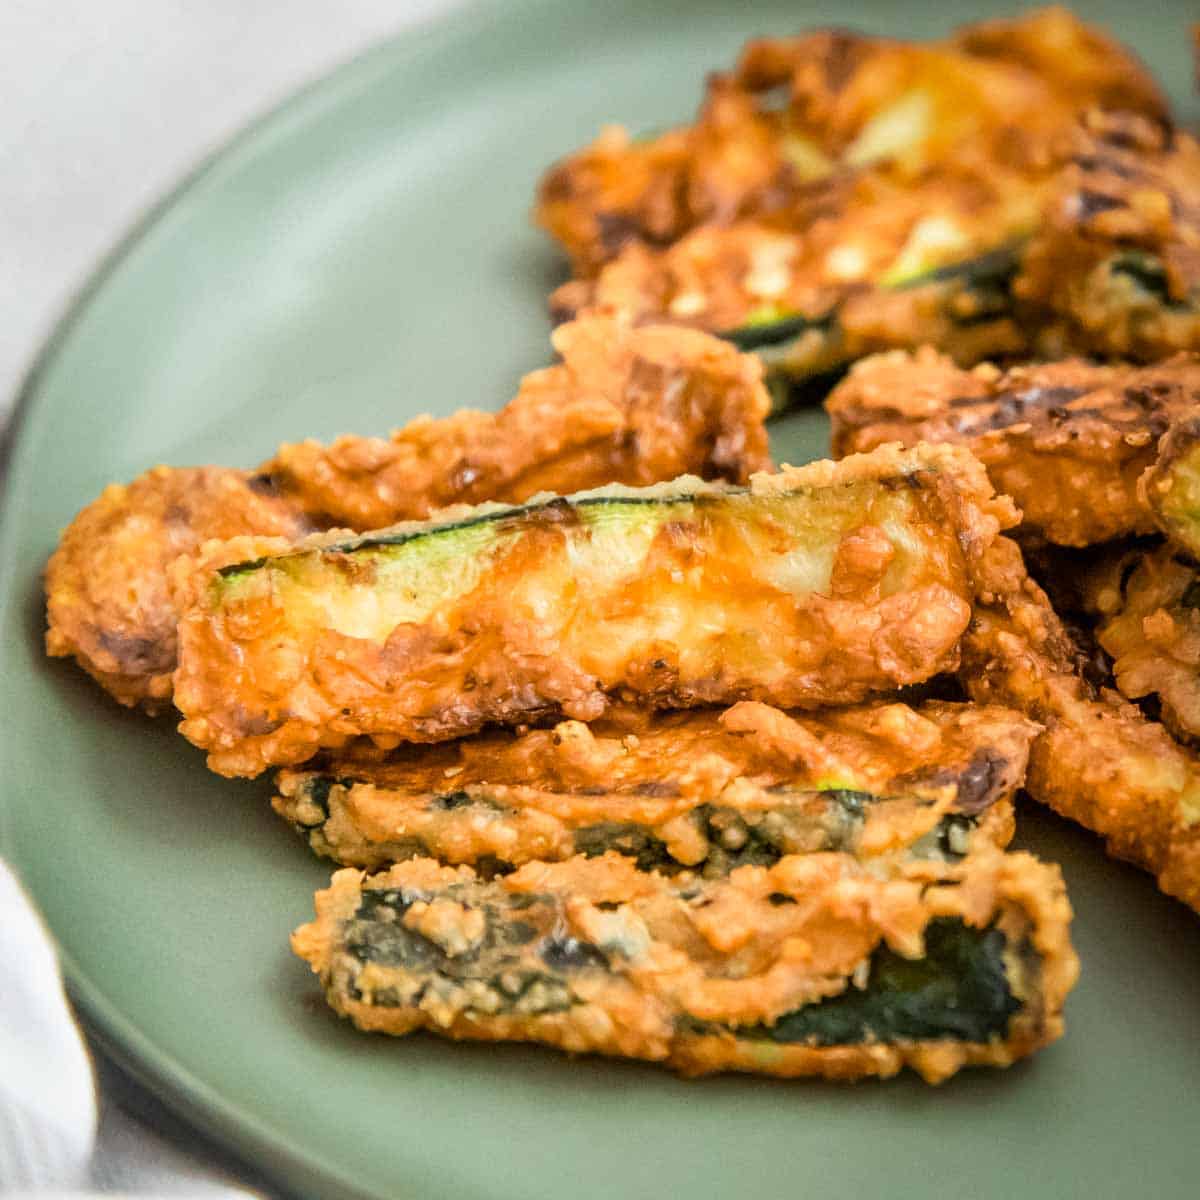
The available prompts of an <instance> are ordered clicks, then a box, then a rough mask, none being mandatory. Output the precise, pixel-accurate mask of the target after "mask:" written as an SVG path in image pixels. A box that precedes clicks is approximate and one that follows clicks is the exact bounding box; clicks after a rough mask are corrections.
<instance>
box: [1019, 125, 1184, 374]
mask: <svg viewBox="0 0 1200 1200" xmlns="http://www.w3.org/2000/svg"><path fill="white" fill-rule="evenodd" d="M1198 195H1200V144H1198V143H1197V142H1196V140H1195V139H1194V138H1192V137H1191V136H1189V135H1188V134H1186V133H1184V132H1182V131H1179V130H1172V129H1170V127H1169V126H1166V125H1164V124H1163V123H1162V122H1161V121H1158V120H1152V119H1147V118H1146V117H1144V116H1137V115H1134V114H1131V113H1106V112H1092V113H1089V114H1088V115H1087V118H1086V120H1085V122H1084V123H1083V126H1082V127H1081V129H1080V130H1079V132H1078V134H1077V145H1076V147H1075V150H1074V153H1073V155H1072V158H1071V160H1070V162H1069V164H1068V165H1067V166H1066V167H1065V169H1064V173H1063V178H1062V181H1061V184H1060V186H1059V187H1058V189H1057V195H1056V198H1055V200H1054V202H1053V203H1052V204H1051V205H1050V206H1049V207H1048V210H1047V214H1046V217H1045V219H1044V221H1043V222H1042V224H1041V226H1040V227H1039V230H1038V232H1037V234H1036V235H1035V236H1034V238H1033V239H1032V241H1031V242H1030V244H1029V247H1028V250H1027V251H1026V253H1025V255H1024V257H1023V259H1022V264H1021V271H1020V274H1019V275H1018V277H1017V278H1016V279H1015V280H1014V282H1013V291H1014V293H1015V295H1016V296H1017V298H1018V300H1019V301H1020V303H1021V304H1022V306H1024V307H1026V308H1028V310H1029V312H1028V322H1029V324H1030V326H1031V328H1033V329H1035V330H1036V335H1035V337H1034V339H1033V340H1034V346H1035V348H1036V349H1037V352H1038V353H1040V354H1042V355H1044V356H1046V357H1050V358H1055V357H1061V356H1062V355H1063V354H1092V355H1100V356H1105V357H1109V358H1114V357H1115V358H1130V359H1134V360H1137V361H1140V362H1155V361H1157V360H1158V359H1161V358H1166V357H1168V356H1169V355H1171V354H1173V353H1176V352H1178V351H1180V350H1195V349H1196V348H1197V347H1198V346H1200V200H1197V196H1198Z"/></svg>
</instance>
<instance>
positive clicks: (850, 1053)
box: [292, 852, 1078, 1083]
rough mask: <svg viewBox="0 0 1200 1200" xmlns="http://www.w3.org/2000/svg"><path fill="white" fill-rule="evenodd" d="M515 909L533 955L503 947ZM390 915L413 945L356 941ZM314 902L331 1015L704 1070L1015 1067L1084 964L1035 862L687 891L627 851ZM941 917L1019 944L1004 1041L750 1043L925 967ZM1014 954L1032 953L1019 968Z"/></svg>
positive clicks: (977, 861) (1001, 858)
mask: <svg viewBox="0 0 1200 1200" xmlns="http://www.w3.org/2000/svg"><path fill="white" fill-rule="evenodd" d="M372 893H373V894H374V899H373V900H368V903H369V905H370V908H369V913H370V915H369V916H365V918H364V915H363V914H365V913H367V912H368V910H366V909H363V908H362V907H361V906H362V905H363V903H364V898H365V897H370V896H371V894H372ZM689 897H690V899H689ZM789 898H795V899H800V900H801V901H802V902H801V903H795V904H792V903H788V902H787V901H788V899H789ZM514 902H517V903H519V904H520V905H521V907H520V908H519V909H518V910H517V911H516V912H514V913H513V918H514V923H518V922H519V923H520V924H521V926H522V930H523V931H522V933H521V935H520V936H521V937H522V938H524V939H525V940H524V949H522V947H521V945H520V944H518V943H510V944H511V947H512V948H511V949H509V950H507V951H504V950H497V949H495V948H496V947H497V946H498V943H497V941H496V938H497V937H498V936H499V932H500V930H501V928H502V927H503V924H504V922H505V920H506V915H507V912H508V911H509V910H510V909H511V908H512V906H513V904H514ZM389 904H390V905H391V906H392V907H391V910H390V911H391V912H392V913H393V914H394V916H393V923H394V924H395V925H396V926H397V927H400V926H402V927H403V929H399V928H398V933H399V934H400V939H399V940H397V939H394V938H390V937H389V938H388V939H387V940H386V942H385V941H382V940H374V939H373V938H372V935H371V934H370V933H369V932H368V933H366V939H371V940H361V941H360V940H359V939H360V938H362V937H363V934H364V925H363V920H364V919H365V921H366V924H367V925H368V926H373V925H375V924H376V923H377V921H378V917H377V915H376V914H379V912H380V906H381V905H382V906H387V905H389ZM316 909H317V919H316V921H315V922H313V923H311V924H309V925H306V926H303V927H302V928H301V929H299V930H297V931H296V933H295V934H294V935H293V939H292V945H293V949H294V950H295V952H296V953H297V954H298V955H300V956H301V957H302V958H304V959H305V960H306V961H307V962H308V963H309V965H310V966H311V967H312V969H313V971H314V972H315V973H316V974H318V975H319V976H320V978H321V981H322V983H323V985H324V987H325V990H326V996H327V999H328V1000H329V1002H330V1004H331V1005H332V1006H333V1007H334V1009H335V1010H336V1011H337V1012H339V1013H340V1014H341V1015H343V1016H347V1017H349V1018H350V1019H351V1020H352V1021H353V1022H354V1023H355V1024H356V1025H358V1026H359V1028H361V1029H365V1030H373V1031H378V1032H385V1033H391V1034H397V1035H401V1034H406V1033H409V1032H411V1031H413V1030H415V1029H418V1028H424V1029H430V1030H432V1031H433V1032H436V1033H438V1034H441V1035H442V1036H447V1037H451V1038H456V1039H462V1038H471V1039H486V1040H520V1041H536V1042H541V1043H544V1044H548V1045H551V1046H557V1047H559V1048H561V1049H565V1050H569V1051H574V1052H591V1053H602V1054H617V1055H623V1056H626V1057H632V1058H642V1059H648V1060H650V1061H654V1062H663V1063H665V1064H667V1065H669V1066H673V1067H675V1068H676V1069H677V1070H679V1071H681V1072H683V1073H685V1074H691V1075H695V1074H702V1073H706V1072H711V1071H716V1070H752V1071H756V1072H760V1073H763V1074H774V1075H782V1076H794V1075H802V1074H816V1075H824V1076H826V1077H828V1078H838V1079H855V1078H862V1077H864V1076H872V1075H875V1076H887V1075H891V1074H894V1073H895V1072H896V1071H897V1070H899V1069H900V1068H901V1067H902V1066H904V1065H909V1066H912V1067H914V1068H915V1069H916V1070H917V1071H919V1072H920V1073H921V1074H922V1076H923V1077H924V1078H925V1079H926V1080H927V1081H929V1082H931V1083H936V1082H940V1081H941V1080H943V1079H945V1078H946V1077H947V1076H948V1075H951V1074H953V1073H954V1071H956V1070H957V1069H958V1068H959V1067H961V1066H963V1065H967V1064H992V1065H1000V1066H1006V1065H1008V1064H1009V1063H1011V1062H1012V1061H1013V1060H1014V1059H1016V1058H1018V1057H1021V1056H1023V1055H1027V1054H1030V1053H1032V1052H1033V1051H1035V1050H1036V1049H1038V1048H1040V1047H1042V1046H1044V1045H1046V1044H1047V1043H1048V1042H1050V1041H1053V1040H1054V1039H1055V1038H1057V1037H1058V1036H1060V1034H1061V1032H1062V1017H1061V1011H1062V1004H1063V1000H1064V998H1065V996H1066V994H1067V992H1068V991H1069V990H1070V988H1071V986H1072V985H1073V984H1074V982H1075V978H1076V975H1077V972H1078V964H1077V961H1076V958H1075V955H1074V952H1073V950H1072V949H1071V946H1070V941H1069V937H1068V928H1069V922H1070V917H1071V910H1070V905H1069V904H1068V902H1067V900H1066V895H1065V892H1064V890H1063V887H1062V881H1061V877H1060V876H1059V874H1058V870H1057V868H1055V867H1051V866H1046V865H1043V864H1040V863H1037V862H1036V861H1035V860H1033V859H1032V858H1030V857H1029V856H1028V855H1024V854H1017V855H1001V854H998V853H996V852H988V853H981V854H979V855H972V856H971V857H970V858H968V859H967V860H964V862H963V863H961V864H958V865H955V866H945V865H940V864H913V865H911V866H907V867H901V868H898V869H897V870H896V871H895V872H894V873H892V874H889V875H881V874H879V873H877V872H873V871H867V870H865V869H864V868H862V867H861V866H860V865H859V864H858V863H857V862H856V861H855V860H854V859H852V858H850V857H849V856H846V855H828V854H817V855H801V856H792V857H789V858H785V859H783V860H782V861H781V862H779V863H778V864H777V865H776V866H774V867H772V868H769V869H765V868H761V867H746V868H742V869H741V870H738V871H736V872H734V874H733V875H731V876H730V877H729V878H728V879H727V880H722V881H714V882H708V883H703V884H695V883H685V884H683V885H680V884H676V883H672V882H668V881H667V880H666V879H665V878H664V877H662V876H658V875H653V874H646V873H642V872H638V871H637V870H636V869H635V868H634V867H633V866H632V865H631V864H630V863H629V862H628V860H624V859H620V858H617V857H616V856H613V855H608V856H605V857H604V858H600V859H589V860H582V859H578V858H576V859H572V860H569V861H567V862H564V863H557V864H541V863H534V864H530V865H529V866H527V867H524V868H522V869H521V870H520V871H518V872H517V873H516V874H515V875H510V876H507V877H505V878H503V879H498V880H495V881H493V882H492V883H490V884H479V883H477V882H476V881H475V879H474V876H473V874H472V872H471V871H470V870H469V869H468V868H458V869H454V868H447V867H440V866H438V865H437V864H435V863H434V862H432V861H431V860H428V859H417V860H414V861H412V862H408V863H402V864H399V865H398V866H395V867H393V868H391V870H389V871H388V872H386V873H384V874H382V875H377V876H374V877H371V878H368V879H364V878H363V876H362V875H361V874H360V873H359V872H357V871H340V872H338V873H337V874H336V875H335V876H334V878H333V883H332V886H331V887H330V888H329V889H328V890H327V891H324V892H320V893H318V894H317V897H316ZM937 918H950V919H951V920H954V921H958V922H962V924H963V925H964V926H966V927H968V928H975V929H984V928H996V929H999V930H1001V931H1002V932H1003V933H1004V936H1005V938H1006V940H1007V944H1008V946H1009V947H1010V952H1006V964H1007V968H1008V975H1009V986H1010V987H1012V988H1013V989H1014V991H1015V992H1016V994H1017V995H1018V996H1019V997H1020V1003H1019V1007H1018V1008H1017V1009H1016V1011H1015V1012H1014V1013H1013V1014H1012V1015H1011V1017H1010V1018H1008V1019H1007V1020H1006V1022H1005V1026H1006V1027H1005V1031H1004V1033H1003V1034H995V1035H993V1036H991V1037H989V1038H988V1039H987V1040H986V1041H976V1042H972V1041H969V1040H963V1041H955V1040H951V1039H935V1040H929V1041H921V1040H909V1039H905V1038H901V1037H897V1038H893V1039H889V1040H884V1041H872V1040H866V1041H857V1040H856V1041H853V1042H848V1043H846V1044H832V1045H824V1046H822V1045H819V1044H815V1042H814V1040H812V1039H807V1040H805V1041H803V1042H800V1043H792V1044H787V1043H784V1042H775V1041H772V1040H770V1039H769V1038H763V1037H762V1036H761V1035H760V1034H758V1033H756V1032H755V1030H757V1029H759V1028H760V1027H761V1025H763V1024H766V1025H771V1024H773V1023H775V1022H777V1021H778V1020H779V1019H780V1018H781V1017H782V1016H784V1015H785V1014H788V1013H792V1012H795V1011H796V1010H798V1009H800V1008H802V1007H803V1006H805V1005H809V1004H815V1003H818V1002H820V1001H821V1000H823V999H825V998H827V997H834V996H837V995H839V994H840V993H843V992H845V991H847V990H850V989H851V988H852V981H853V980H860V981H865V980H866V979H867V978H868V975H869V970H870V963H871V955H872V952H873V951H875V950H876V949H877V948H879V947H882V946H887V947H889V948H890V950H891V951H892V952H893V953H896V954H899V955H901V956H904V957H911V958H920V957H921V956H922V955H923V954H924V953H925V933H926V930H927V929H928V927H929V923H930V922H931V921H932V920H934V919H937ZM378 928H379V929H380V934H379V938H381V939H382V938H383V929H384V926H382V925H379V926H378ZM525 930H527V931H528V932H524V931H525ZM414 935H416V936H417V937H419V938H421V939H424V941H425V943H426V944H432V945H433V946H435V947H437V948H438V949H437V953H436V954H435V955H434V957H435V958H436V957H440V958H441V959H442V961H443V962H444V963H445V964H447V965H446V966H445V967H444V968H442V970H441V971H439V970H438V969H437V968H433V969H431V968H430V967H428V966H425V965H422V964H418V963H415V962H412V961H411V960H409V959H408V958H407V956H406V954H405V951H404V949H403V944H404V943H405V942H406V941H411V940H412V938H413V936H414ZM351 943H353V945H351ZM1019 946H1028V947H1029V953H1028V954H1024V955H1021V956H1020V957H1021V961H1018V957H1017V947H1019ZM355 947H357V948H355ZM429 961H430V958H428V957H426V958H425V962H426V963H428V962H429ZM473 962H474V963H475V964H477V965H474V966H472V965H471V964H472V963H473ZM460 963H461V964H462V965H461V967H460V966H459V965H458V964H460ZM493 964H494V965H493ZM518 968H520V969H518ZM497 969H498V974H495V977H494V978H493V973H494V972H495V970H497ZM510 973H511V975H512V976H513V986H515V985H516V983H517V981H518V979H520V978H521V977H525V978H528V979H529V980H531V982H529V983H528V984H527V985H524V986H523V989H522V990H521V991H520V994H519V996H514V994H513V991H512V989H511V988H510V986H509V985H508V984H506V983H505V979H506V975H507V974H510ZM860 986H861V983H860Z"/></svg>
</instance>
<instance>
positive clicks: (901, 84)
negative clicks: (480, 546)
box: [536, 9, 1182, 403]
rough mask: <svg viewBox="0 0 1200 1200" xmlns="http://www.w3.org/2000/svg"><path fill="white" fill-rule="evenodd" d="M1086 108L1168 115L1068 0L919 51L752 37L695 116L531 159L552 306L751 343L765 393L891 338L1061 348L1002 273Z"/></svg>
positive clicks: (829, 37) (1051, 201)
mask: <svg viewBox="0 0 1200 1200" xmlns="http://www.w3.org/2000/svg"><path fill="white" fill-rule="evenodd" d="M1092 106H1099V107H1100V108H1108V107H1111V106H1117V107H1120V108H1122V109H1123V110H1126V112H1127V114H1128V120H1130V121H1141V122H1142V123H1143V124H1144V125H1145V127H1146V128H1148V129H1160V128H1162V127H1163V124H1164V123H1165V121H1166V119H1167V109H1166V106H1165V103H1164V102H1163V100H1162V97H1161V95H1160V93H1159V92H1158V90H1157V87H1156V86H1155V84H1154V83H1153V81H1152V80H1151V79H1150V77H1149V76H1148V74H1147V73H1146V72H1145V70H1144V68H1143V67H1142V66H1141V64H1139V63H1137V62H1136V60H1134V59H1133V58H1132V57H1131V56H1130V55H1129V53H1128V52H1127V51H1126V50H1124V49H1123V48H1122V47H1120V46H1119V45H1117V44H1116V43H1115V42H1112V41H1111V40H1110V39H1108V38H1106V37H1105V36H1104V35H1102V34H1100V33H1099V32H1098V31H1096V30H1093V29H1091V28H1090V27H1088V26H1086V25H1084V24H1082V23H1081V22H1079V21H1078V20H1077V19H1076V18H1074V17H1073V16H1072V15H1071V14H1069V13H1067V12H1066V11H1064V10H1062V9H1048V10H1044V11H1042V12H1039V13H1034V14H1030V15H1027V16H1024V17H1021V18H1018V19H1016V20H1014V21H1002V22H988V23H985V24H983V25H979V26H968V27H966V28H965V29H963V30H961V31H960V32H959V33H958V34H957V35H955V36H954V37H952V38H950V39H948V40H946V41H944V42H938V43H929V44H921V45H917V44H907V43H902V42H894V41H889V40H885V39H877V38H867V37H862V36H859V35H854V34H848V33H844V32H828V31H823V32H818V33H813V34H810V35H808V36H805V37H800V38H795V39H790V40H789V39H784V40H779V41H760V42H751V43H750V44H749V45H748V46H747V47H746V49H745V51H744V52H743V55H742V58H741V60H740V62H739V64H738V66H737V68H736V69H735V70H734V71H733V72H731V73H729V74H724V75H717V76H714V77H712V79H711V80H710V83H709V89H708V94H707V98H706V102H705V105H704V108H703V109H702V111H701V114H700V116H699V118H698V119H697V121H696V123H695V124H694V125H693V126H692V127H690V128H688V129H682V130H673V131H671V132H670V133H668V134H665V135H663V137H661V138H658V139H654V140H652V141H649V142H630V140H629V138H628V137H627V135H625V134H624V132H623V131H621V130H619V129H615V128H610V129H607V130H605V132H604V133H603V134H602V135H601V137H600V139H599V140H598V141H597V142H596V143H595V144H594V145H592V146H590V147H588V148H586V149H584V150H582V151H580V152H579V153H577V154H575V155H573V156H571V157H570V158H568V159H566V160H564V161H563V162H562V163H560V164H558V165H557V166H556V167H555V168H553V169H552V170H551V171H550V173H549V174H548V175H547V177H546V179H545V180H544V181H543V184H542V188H541V191H540V193H539V204H538V208H537V213H536V216H537V219H538V220H539V221H540V222H541V223H542V224H543V225H544V226H545V227H546V228H547V229H548V230H549V231H550V232H551V234H552V235H553V236H555V237H557V238H558V239H559V240H560V241H561V242H562V243H563V244H564V246H565V247H566V249H567V251H568V253H569V254H570V255H571V257H572V259H573V262H574V265H575V269H576V278H575V279H573V280H572V281H571V282H569V283H567V284H565V285H563V286H562V287H561V288H559V289H558V290H557V291H556V292H555V293H554V295H553V296H552V297H551V310H552V312H553V313H554V315H555V316H556V318H558V319H564V318H566V317H569V316H574V315H577V314H579V313H582V312H589V311H607V312H620V313H626V314H632V315H634V316H635V317H637V318H639V319H654V320H662V319H668V320H672V321H677V322H680V323H683V324H691V325H695V326H698V327H700V328H704V329H708V330H712V331H714V332H719V333H721V334H723V335H724V336H728V337H730V338H731V339H732V340H734V341H735V342H736V343H737V344H739V345H741V346H742V348H744V349H748V350H749V349H752V350H755V351H756V352H757V353H758V354H759V356H760V357H762V358H763V359H764V361H765V362H766V363H767V365H768V369H769V376H768V379H769V382H770V383H771V385H772V387H773V388H774V389H776V390H777V391H778V393H779V397H780V402H781V403H787V402H788V401H789V399H790V397H789V393H788V391H787V389H788V386H789V383H790V384H792V385H794V384H795V383H796V382H797V381H803V380H807V379H811V378H813V377H814V376H820V375H822V374H824V373H828V372H830V371H832V370H835V369H837V368H839V367H841V366H843V365H845V364H846V363H848V362H852V361H854V360H855V359H857V358H860V357H862V356H863V355H866V354H870V353H877V352H880V351H882V350H887V349H892V348H914V347H917V346H920V345H922V344H931V345H936V346H937V347H939V348H940V349H941V350H943V351H944V352H946V353H948V354H950V355H951V356H952V357H953V358H954V359H955V360H956V361H958V362H960V363H963V364H970V363H974V362H979V361H981V360H983V359H985V358H995V357H1002V356H1015V355H1018V354H1027V353H1028V352H1029V350H1030V349H1031V347H1032V346H1034V345H1037V344H1039V343H1040V341H1041V340H1043V338H1044V340H1045V341H1046V344H1047V345H1057V346H1059V348H1060V350H1061V344H1062V339H1061V338H1059V339H1055V338H1052V337H1050V336H1049V335H1048V334H1047V332H1046V331H1047V329H1048V328H1058V327H1059V326H1060V324H1061V322H1060V321H1059V319H1058V318H1057V317H1055V316H1054V315H1053V314H1052V313H1051V312H1049V311H1048V310H1047V308H1046V302H1045V301H1044V300H1042V299H1039V287H1038V285H1037V283H1036V282H1035V281H1034V280H1033V279H1032V278H1031V280H1030V281H1028V282H1027V283H1026V285H1025V291H1026V293H1027V294H1028V296H1029V297H1030V304H1029V306H1028V307H1029V308H1030V311H1029V312H1028V313H1024V312H1022V311H1021V306H1020V305H1018V303H1017V300H1016V297H1015V296H1014V294H1013V278H1014V276H1015V275H1016V273H1017V271H1018V268H1019V266H1020V262H1021V258H1022V255H1023V252H1024V245H1025V241H1026V239H1027V238H1028V237H1029V236H1030V235H1032V234H1034V232H1035V231H1036V230H1037V229H1038V227H1039V226H1040V224H1041V223H1042V214H1043V213H1044V211H1045V210H1046V209H1047V208H1051V207H1056V206H1057V209H1061V210H1062V211H1064V212H1068V213H1070V212H1073V211H1074V210H1073V208H1072V202H1071V201H1070V200H1069V199H1061V198H1060V197H1062V196H1063V195H1064V194H1065V195H1066V196H1067V197H1070V196H1073V195H1074V194H1075V192H1076V191H1077V180H1076V178H1075V176H1074V175H1066V176H1064V174H1063V169H1064V167H1065V166H1067V165H1069V164H1073V165H1077V164H1078V163H1079V162H1086V161H1088V160H1087V157H1086V155H1085V153H1084V151H1085V149H1086V148H1087V146H1089V145H1090V144H1091V141H1092V140H1094V136H1095V135H1094V134H1092V133H1088V134H1082V133H1081V134H1079V135H1078V136H1073V135H1072V132H1071V131H1072V127H1073V126H1074V124H1075V123H1076V121H1077V120H1078V119H1079V118H1080V117H1081V116H1082V115H1083V113H1084V112H1085V110H1087V109H1088V108H1090V107H1092ZM1097 127H1098V125H1097ZM1139 127H1140V126H1139ZM1114 136H1116V135H1114ZM1081 142H1082V143H1083V144H1081ZM1130 153H1131V155H1132V156H1133V157H1135V158H1136V157H1137V155H1138V154H1144V155H1150V156H1152V154H1153V151H1152V149H1150V148H1147V147H1139V148H1138V149H1137V150H1135V151H1131V152H1130ZM1135 199H1136V197H1135ZM1058 236H1059V235H1058V234H1056V235H1055V237H1056V238H1058ZM1044 240H1045V239H1043V241H1044ZM1047 253H1055V252H1053V251H1051V252H1046V251H1045V250H1043V251H1042V252H1040V254H1041V260H1045V259H1046V257H1047ZM1066 253H1068V254H1069V255H1071V256H1072V257H1073V258H1077V255H1075V254H1074V252H1073V251H1070V250H1068V251H1066ZM1039 261H1040V260H1039ZM1037 271H1038V268H1037V267H1036V266H1035V268H1034V274H1035V275H1036V274H1037ZM1034 301H1037V302H1036V303H1035V302H1034ZM1179 344H1182V343H1176V345H1179ZM1086 348H1088V347H1086V346H1085V349H1086Z"/></svg>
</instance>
